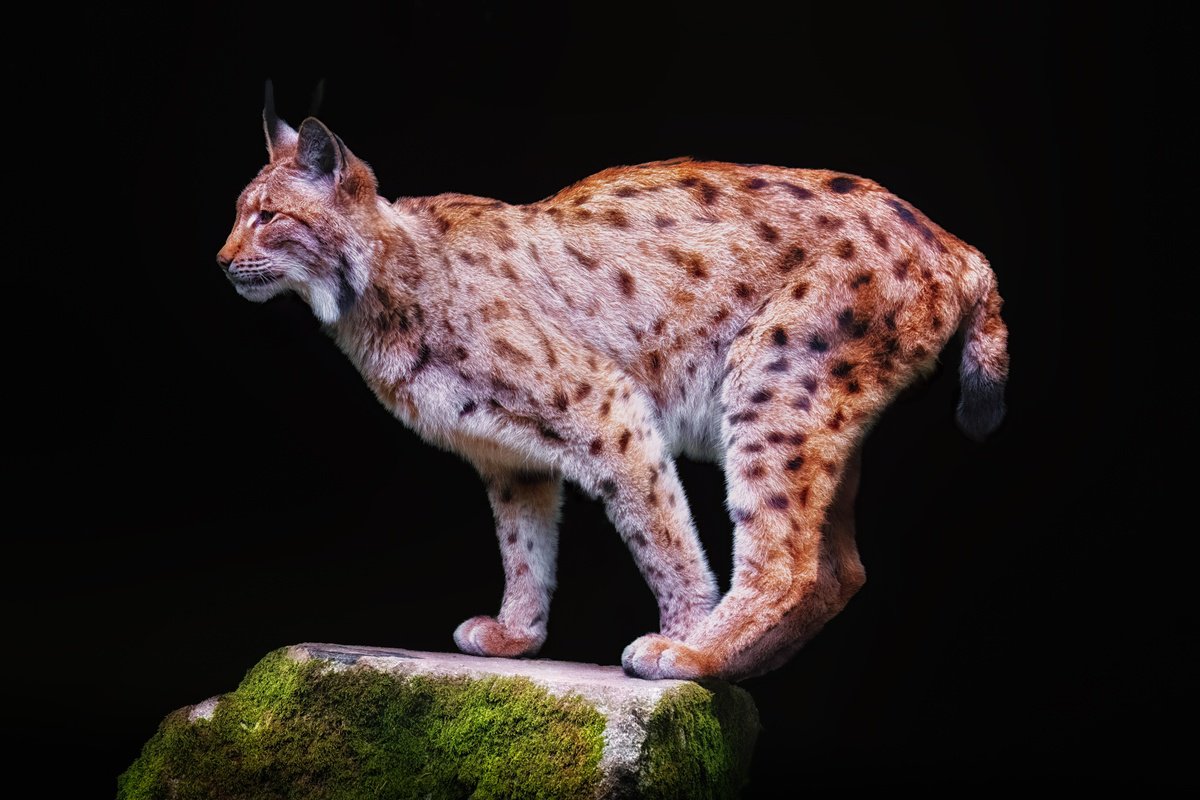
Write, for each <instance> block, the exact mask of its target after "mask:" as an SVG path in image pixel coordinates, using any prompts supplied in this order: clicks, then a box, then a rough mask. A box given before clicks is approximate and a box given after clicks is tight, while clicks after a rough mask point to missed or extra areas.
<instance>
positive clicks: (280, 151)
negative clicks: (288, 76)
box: [263, 79, 298, 161]
mask: <svg viewBox="0 0 1200 800" xmlns="http://www.w3.org/2000/svg"><path fill="white" fill-rule="evenodd" d="M263 131H264V132H265V133H266V134H267V155H268V156H269V157H270V159H271V160H272V161H275V160H276V159H278V158H280V157H282V156H284V155H288V154H290V153H291V152H293V151H295V149H296V140H297V138H298V136H297V134H296V131H295V130H294V129H293V128H292V126H291V125H288V124H287V123H286V122H284V121H283V120H281V119H280V118H279V117H278V115H276V114H275V85H274V84H273V83H271V81H270V79H268V80H267V86H266V90H265V92H264V97H263Z"/></svg>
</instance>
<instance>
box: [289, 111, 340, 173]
mask: <svg viewBox="0 0 1200 800" xmlns="http://www.w3.org/2000/svg"><path fill="white" fill-rule="evenodd" d="M296 163H297V164H299V165H300V166H302V167H304V168H305V169H306V170H308V171H309V172H311V173H313V174H314V175H318V176H321V177H334V176H335V175H337V174H338V173H339V172H341V171H342V170H343V169H345V166H346V160H345V154H344V152H343V148H342V144H341V142H339V141H338V138H337V137H336V136H334V135H333V131H331V130H329V128H326V127H325V124H324V123H323V122H321V121H320V120H319V119H317V118H316V117H309V118H308V119H306V120H304V122H301V123H300V141H299V143H298V145H297V148H296Z"/></svg>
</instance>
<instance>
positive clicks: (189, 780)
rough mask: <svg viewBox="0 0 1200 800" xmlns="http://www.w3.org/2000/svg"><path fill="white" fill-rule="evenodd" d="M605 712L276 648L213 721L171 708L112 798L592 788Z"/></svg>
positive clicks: (534, 691) (493, 682) (494, 793)
mask: <svg viewBox="0 0 1200 800" xmlns="http://www.w3.org/2000/svg"><path fill="white" fill-rule="evenodd" d="M603 733H604V718H603V717H602V716H601V715H600V714H599V712H597V711H596V710H595V709H594V708H592V707H591V706H589V705H588V704H587V703H586V702H585V701H583V700H582V699H579V698H557V697H554V696H552V695H550V694H548V693H547V692H546V691H544V690H543V689H541V688H539V687H537V686H536V685H534V684H533V683H532V682H530V681H528V680H526V679H524V678H485V679H479V680H468V679H465V678H462V679H458V678H437V679H433V678H424V677H420V676H412V677H398V676H393V675H387V674H385V673H381V672H379V671H377V670H373V669H369V668H366V667H357V666H355V667H349V668H347V669H344V670H333V669H331V668H330V666H329V664H328V662H324V661H319V660H311V661H306V662H303V663H297V662H295V661H293V660H291V659H290V658H288V657H287V655H286V651H284V650H280V651H276V652H274V653H272V654H270V655H268V656H267V657H266V658H264V659H263V660H262V661H261V662H259V664H258V665H257V666H255V667H254V669H252V670H251V671H250V673H249V674H248V675H247V676H246V678H245V680H243V681H242V684H241V685H240V686H239V687H238V688H237V690H236V691H234V692H233V693H231V694H228V695H226V696H224V697H223V698H222V699H221V702H220V703H219V704H218V705H217V708H216V711H215V713H214V714H213V717H212V719H211V720H197V721H196V722H189V721H188V718H187V710H186V709H184V710H180V711H176V712H175V713H173V714H171V715H170V716H168V717H167V719H166V720H165V721H164V722H163V723H162V725H161V726H160V727H159V729H158V732H157V733H156V734H155V735H154V737H153V738H152V739H151V740H150V741H149V742H148V743H147V744H146V746H145V748H144V749H143V751H142V754H141V757H139V758H138V760H137V761H135V762H134V763H133V765H132V766H130V767H129V769H128V770H127V771H126V772H125V774H124V775H122V776H121V777H120V778H119V780H118V791H117V796H118V798H124V799H125V800H147V799H149V798H172V800H191V799H192V798H195V799H196V800H200V798H204V799H205V800H220V799H221V798H255V800H259V799H260V798H261V800H275V798H279V799H280V800H282V799H283V798H287V799H288V800H293V799H295V800H301V799H302V798H318V797H320V798H323V799H324V800H355V799H357V798H406V797H422V798H425V797H428V798H439V799H440V798H458V797H471V798H479V800H485V799H486V798H558V797H587V796H590V795H591V794H593V793H594V791H595V787H596V785H597V783H598V781H599V778H600V772H599V761H600V756H601V754H602V751H603V747H604V738H603Z"/></svg>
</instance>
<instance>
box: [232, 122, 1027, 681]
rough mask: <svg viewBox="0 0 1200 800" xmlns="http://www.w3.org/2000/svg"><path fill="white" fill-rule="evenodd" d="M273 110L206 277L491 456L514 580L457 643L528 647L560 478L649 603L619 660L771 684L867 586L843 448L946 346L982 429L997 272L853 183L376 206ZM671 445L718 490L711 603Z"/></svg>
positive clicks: (364, 185)
mask: <svg viewBox="0 0 1200 800" xmlns="http://www.w3.org/2000/svg"><path fill="white" fill-rule="evenodd" d="M265 120H266V129H267V136H268V150H269V155H270V161H269V163H268V164H267V165H266V166H265V167H264V168H263V170H262V171H261V172H260V174H259V175H258V176H257V177H256V178H255V179H254V180H253V181H252V182H251V183H250V185H249V186H247V188H246V189H245V191H244V192H243V193H242V196H241V197H240V198H239V201H238V207H237V221H236V223H235V226H234V229H233V232H232V233H231V234H230V237H229V240H228V242H227V243H226V245H225V247H224V248H223V249H222V251H221V254H220V255H219V257H218V261H219V262H220V263H221V265H222V267H223V268H224V269H225V270H226V272H227V273H228V275H229V277H230V280H231V281H232V282H233V283H234V285H235V287H236V288H237V290H238V291H239V292H240V293H241V294H243V295H244V296H246V297H247V298H249V299H252V300H264V299H266V298H267V297H270V296H273V295H274V294H276V293H278V292H281V291H285V290H292V291H295V292H297V293H299V294H300V295H301V296H303V297H304V298H305V299H307V300H308V301H309V303H310V304H311V305H312V307H313V310H314V312H315V313H316V314H317V316H318V317H319V318H320V319H321V321H322V322H323V323H324V324H325V326H326V329H327V330H328V332H329V333H330V335H331V336H332V337H333V338H334V340H335V341H336V342H337V343H338V345H339V346H340V347H341V348H342V350H344V352H345V353H346V355H347V356H348V357H349V358H350V359H351V360H352V361H353V362H354V364H355V365H356V366H357V367H358V368H359V369H360V370H361V372H362V374H363V377H364V378H365V380H366V382H367V384H368V385H369V386H370V388H371V389H372V390H373V391H374V393H375V394H376V395H377V397H378V398H379V399H380V401H381V402H382V403H383V404H384V405H385V406H387V408H388V409H390V410H391V411H392V413H393V414H395V415H396V416H397V417H398V418H399V419H400V420H402V421H403V422H404V423H405V424H407V425H408V426H410V427H411V428H412V429H413V430H414V431H416V432H417V433H418V434H420V435H421V436H422V437H424V438H425V439H426V440H427V441H429V442H431V443H433V444H435V445H437V446H440V447H444V448H447V449H449V450H452V451H454V452H456V453H459V454H461V455H462V457H464V458H465V459H467V460H468V461H470V462H471V463H472V464H474V465H475V466H476V467H477V469H478V470H479V473H480V475H481V476H482V478H483V482H484V484H485V486H486V488H487V492H488V497H489V499H490V501H491V504H492V507H493V509H494V513H495V518H496V525H497V532H498V536H499V542H500V550H501V555H502V561H503V566H504V572H505V578H506V589H505V593H504V597H503V600H502V603H501V609H500V612H499V614H498V615H497V616H495V617H490V616H481V617H475V618H472V619H470V620H467V621H466V622H464V623H463V624H462V625H461V626H460V627H459V628H458V630H457V631H456V633H455V640H456V642H457V644H458V645H459V647H460V648H461V649H463V650H464V651H466V652H469V653H475V654H483V655H500V656H516V655H522V654H529V653H533V652H536V651H537V649H538V648H539V647H540V646H541V644H542V643H543V641H544V639H545V636H546V620H547V616H548V613H549V602H550V595H551V593H552V591H553V588H554V560H555V553H556V546H557V528H558V516H559V508H560V504H561V485H562V482H563V480H570V481H572V482H574V483H575V484H577V485H578V486H580V487H582V489H583V490H584V491H586V492H588V493H590V494H592V495H594V496H596V497H598V498H600V499H601V500H602V501H603V502H604V503H605V506H606V508H607V510H608V513H609V516H610V518H611V519H612V521H613V523H614V525H615V527H616V529H617V531H618V532H619V533H620V535H621V536H622V538H623V539H624V541H625V542H626V544H627V545H628V547H629V549H630V552H631V553H632V555H633V557H634V559H635V560H636V562H637V565H638V567H639V568H640V570H641V572H642V574H643V576H644V577H645V579H646V581H647V583H648V584H649V586H650V588H651V589H652V590H653V592H654V594H655V596H656V598H657V600H658V605H659V609H660V631H659V632H658V633H653V634H649V635H647V636H644V637H642V638H640V639H638V640H637V641H635V642H633V643H632V644H631V645H629V647H628V648H626V650H625V653H624V655H623V658H622V662H623V664H624V666H625V668H626V670H627V671H629V672H631V673H633V674H636V675H640V676H643V677H649V678H659V677H684V678H694V677H703V676H721V677H725V678H742V677H746V676H749V675H754V674H759V673H761V672H764V671H766V670H769V669H773V668H775V667H777V666H779V665H781V664H783V663H784V662H786V661H787V660H788V659H789V658H790V657H791V656H792V654H793V653H794V652H795V651H796V649H797V648H799V647H800V646H801V645H802V644H803V643H804V642H805V641H806V640H807V639H809V638H810V637H811V636H812V635H814V634H815V633H816V632H817V631H818V630H819V629H820V628H821V626H822V625H823V624H824V623H825V622H826V621H828V620H829V619H830V618H832V617H833V616H834V615H835V614H836V613H837V612H838V611H840V610H841V609H842V608H843V607H844V606H845V604H846V602H847V601H848V600H849V599H850V597H851V596H852V595H853V594H854V593H855V592H856V591H857V590H858V588H859V587H860V586H861V585H862V583H863V580H864V573H863V568H862V565H861V563H860V561H859V558H858V554H857V550H856V548H855V544H854V522H853V516H854V514H853V512H854V495H855V491H856V489H857V484H858V469H859V468H858V464H859V458H858V453H859V449H860V444H861V442H862V439H863V437H864V435H865V434H866V432H867V430H868V429H869V427H870V425H871V424H872V422H873V421H874V420H875V419H876V418H877V417H878V416H879V414H880V413H881V412H882V410H883V409H884V408H885V407H886V406H887V405H888V403H889V402H890V401H891V399H892V398H894V397H895V395H896V394H897V392H899V391H900V390H901V389H902V388H903V387H904V386H905V385H907V384H909V383H910V382H912V381H913V380H914V379H915V378H917V377H918V376H919V375H921V373H922V372H923V371H925V370H927V369H928V368H929V367H930V365H931V363H932V362H933V359H934V358H935V357H936V356H937V354H938V353H939V351H940V350H941V349H942V348H943V346H944V345H945V344H946V342H947V341H948V339H949V338H950V337H951V336H952V335H954V334H955V332H956V331H962V333H963V335H964V337H965V339H964V342H965V343H964V357H963V363H962V368H961V376H962V386H963V399H962V403H961V405H960V407H959V414H958V416H959V422H960V424H961V425H962V427H963V428H964V430H966V431H967V432H968V433H969V434H971V435H972V436H975V437H979V438H981V437H982V436H984V435H986V434H987V433H989V432H991V430H993V429H994V428H995V427H996V426H997V425H998V424H999V421H1000V417H1001V415H1002V413H1003V400H1002V393H1003V385H1004V380H1005V377H1006V374H1007V354H1006V331H1005V327H1004V323H1003V322H1002V320H1001V318H1000V305H1001V300H1000V297H999V295H998V293H997V290H996V282H995V278H994V275H993V273H992V271H991V269H990V268H989V266H988V264H987V262H986V261H985V260H984V258H983V257H982V256H981V255H980V253H979V252H978V251H976V250H975V249H974V248H972V247H970V246H969V245H967V244H965V243H963V242H962V241H960V240H959V239H957V238H956V237H954V236H953V235H951V234H949V233H947V232H946V231H944V230H942V229H941V228H940V227H938V226H937V225H936V224H935V223H933V222H932V221H931V220H929V219H928V218H927V217H925V216H924V215H923V214H922V213H921V212H919V211H918V210H917V209H916V208H914V207H913V206H911V205H910V204H908V203H906V202H905V201H903V200H901V199H899V198H897V197H896V196H894V195H893V194H891V193H890V192H888V191H887V190H886V189H884V188H883V187H881V186H879V185H878V184H876V183H874V182H872V181H870V180H867V179H865V178H861V177H857V176H854V175H847V174H842V173H838V172H829V171H823V170H802V169H788V168H782V167H774V166H758V165H735V164H727V163H709V162H697V161H692V160H689V159H675V160H671V161H660V162H655V163H649V164H641V165H638V166H635V167H618V168H613V169H608V170H605V171H603V172H601V173H599V174H597V175H593V176H592V177H589V178H587V179H585V180H582V181H580V182H579V183H577V184H575V185H573V186H570V187H568V188H566V189H564V190H562V191H560V192H558V193H557V194H555V195H554V196H552V197H549V198H547V199H545V200H542V201H540V202H536V203H530V204H528V205H510V204H508V203H505V202H502V201H499V200H491V199H486V198H480V197H472V196H466V195H459V194H444V195H438V196H436V197H419V198H402V199H400V200H397V201H396V202H394V203H389V202H387V201H386V200H384V199H383V198H380V197H378V195H377V193H376V185H377V184H376V181H375V178H374V175H373V174H372V172H371V170H370V168H369V167H368V166H367V165H366V164H365V162H363V161H362V160H360V159H359V158H357V157H356V156H354V155H353V154H352V153H350V151H349V150H348V149H347V148H346V147H345V145H344V143H342V141H341V140H340V139H339V138H338V137H337V136H335V135H334V134H333V133H332V132H330V131H329V129H328V128H326V127H325V126H324V125H323V124H322V123H320V122H318V121H317V120H315V119H311V118H310V119H308V120H305V122H304V123H303V124H302V125H301V126H300V128H299V130H298V131H297V130H293V129H292V128H290V127H289V126H287V125H286V123H283V122H282V121H281V120H279V119H278V118H277V117H275V115H274V111H273V109H272V108H271V107H270V104H268V109H267V112H266V114H265ZM679 453H686V454H687V455H689V456H691V457H693V458H698V459H708V460H712V461H715V462H716V463H718V464H720V465H721V466H722V467H723V469H724V471H725V474H726V477H727V484H728V499H727V503H728V508H729V512H730V515H731V518H732V521H733V523H734V526H735V532H734V537H735V538H734V541H735V544H734V556H735V559H734V574H733V577H732V585H731V589H730V591H729V592H728V593H727V594H726V595H725V596H724V597H723V598H722V597H719V596H718V590H717V584H716V581H715V580H714V578H713V575H712V573H711V570H710V569H709V567H708V564H707V561H706V559H705V556H704V553H703V552H702V550H701V548H700V545H699V542H698V539H697V536H696V531H695V526H694V524H693V521H692V518H691V514H690V512H689V510H688V503H687V499H686V496H685V494H684V489H683V487H682V486H681V485H680V481H679V478H678V476H677V474H676V470H675V464H674V456H675V455H677V454H679Z"/></svg>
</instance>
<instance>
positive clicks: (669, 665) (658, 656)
mask: <svg viewBox="0 0 1200 800" xmlns="http://www.w3.org/2000/svg"><path fill="white" fill-rule="evenodd" d="M621 666H622V667H624V669H625V672H626V673H628V674H630V675H633V676H634V677H638V678H648V679H651V680H654V679H658V678H684V679H692V678H708V677H712V676H714V675H715V674H716V669H715V668H714V665H713V664H712V663H711V659H709V658H708V657H706V656H705V655H704V654H703V653H701V652H700V651H699V650H695V649H693V648H691V647H688V646H687V645H686V644H683V643H682V642H677V641H675V640H673V639H668V638H667V637H666V636H663V635H661V634H657V633H650V634H647V635H645V636H642V637H641V638H639V639H635V640H634V641H633V642H632V643H631V644H630V645H629V646H628V647H626V648H625V652H624V653H622V654H621Z"/></svg>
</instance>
